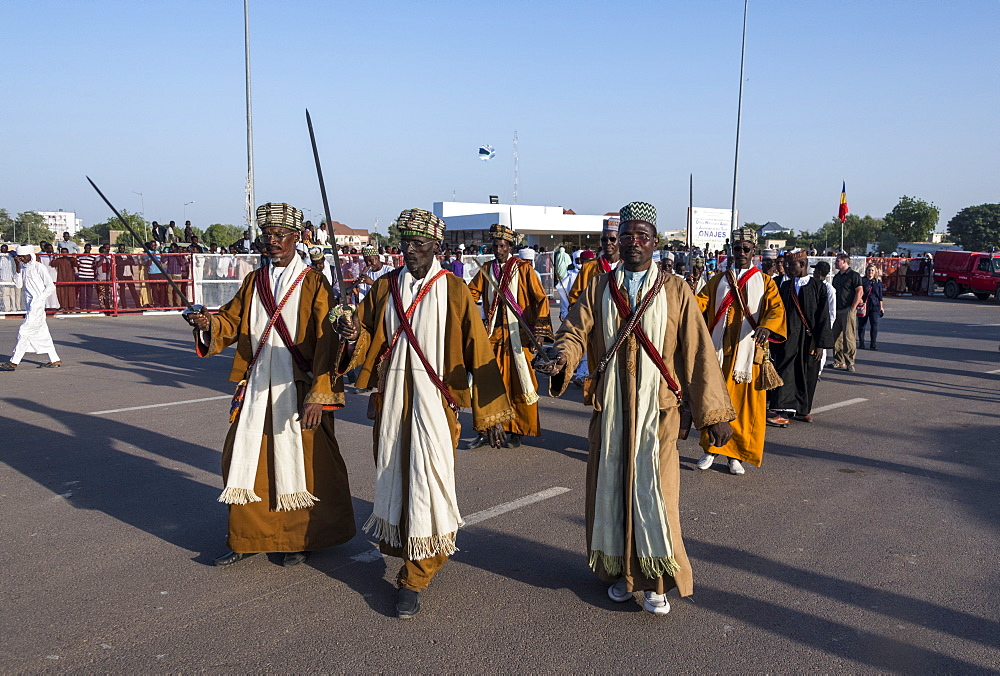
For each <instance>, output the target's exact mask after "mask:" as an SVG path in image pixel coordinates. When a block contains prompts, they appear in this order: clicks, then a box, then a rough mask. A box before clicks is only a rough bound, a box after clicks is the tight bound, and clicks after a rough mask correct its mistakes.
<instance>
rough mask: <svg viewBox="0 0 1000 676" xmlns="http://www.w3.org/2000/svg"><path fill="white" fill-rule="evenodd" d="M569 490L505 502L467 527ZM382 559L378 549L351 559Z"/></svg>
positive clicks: (471, 519)
mask: <svg viewBox="0 0 1000 676" xmlns="http://www.w3.org/2000/svg"><path fill="white" fill-rule="evenodd" d="M569 490H570V489H568V488H563V487H562V486H553V487H552V488H546V489H545V490H544V491H538V492H537V493H532V494H531V495H526V496H524V497H523V498H518V499H517V500H511V501H510V502H505V503H503V504H502V505H497V506H496V507H490V508H489V509H484V510H483V511H481V512H476V513H475V514H471V515H469V516H467V517H465V525H466V526H471V525H473V524H477V523H482V522H483V521H486V520H487V519H492V518H493V517H495V516H500V515H501V514H506V513H507V512H512V511H514V510H515V509H520V508H521V507H527V506H528V505H533V504H535V503H536V502H541V501H542V500H548V499H549V498H554V497H556V496H557V495H562V494H563V493H569ZM381 558H382V552H380V551H379V550H378V549H370V550H368V551H367V552H362V553H360V554H355V555H354V556H352V557H351V560H352V561H357V562H358V563H372V562H373V561H378V560H379V559H381Z"/></svg>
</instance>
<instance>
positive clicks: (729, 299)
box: [708, 266, 760, 333]
mask: <svg viewBox="0 0 1000 676" xmlns="http://www.w3.org/2000/svg"><path fill="white" fill-rule="evenodd" d="M759 272H760V269H759V268H757V267H756V266H754V267H752V268H750V269H749V270H747V271H746V272H744V273H743V276H742V277H740V279H739V281H738V282H737V283H736V293H739V292H740V291H742V290H743V289H744V288H745V287H746V285H747V282H749V281H750V278H751V277H753V276H754V275H755V274H757V273H759ZM726 275H727V276H726V280H727V281H728V282H729V291H728V292H727V293H726V297H725V298H723V299H722V304H721V305H719V309H718V310H717V311H716V313H715V319H713V320H712V323H711V324H709V326H708V332H709V333H711V332H712V330H713V329H714V328H715V325H716V324H718V323H719V322H720V321H722V318H723V317H725V316H726V311H727V310H728V309H729V306H730V305H732V304H733V301H734V300H735V297H734V291H733V278H734V277H735V276H736V275H734V274H732V270H730V271H728V272H727V273H726ZM739 305H740V308H741V309H742V310H743V314H744V317H745V319H746V320H747V321H748V322H749V323H750V328H752V329H756V328H757V322H756V320H754V318H753V315H751V314H750V313H749V312H748V311H747V308H746V307H745V305H746V303H745V302H743V297H742V296H740V304H739Z"/></svg>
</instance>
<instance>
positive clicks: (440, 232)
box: [396, 209, 444, 242]
mask: <svg viewBox="0 0 1000 676" xmlns="http://www.w3.org/2000/svg"><path fill="white" fill-rule="evenodd" d="M396 228H397V229H398V230H399V234H400V235H401V236H405V235H411V236H416V237H430V238H431V239H436V240H437V241H439V242H440V241H442V240H443V239H444V221H443V220H442V219H441V218H439V217H437V216H435V215H434V214H432V213H431V212H429V211H426V210H424V209H406V210H404V211H403V212H401V213H400V214H399V218H397V219H396Z"/></svg>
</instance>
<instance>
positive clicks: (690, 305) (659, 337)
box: [538, 202, 736, 615]
mask: <svg viewBox="0 0 1000 676" xmlns="http://www.w3.org/2000/svg"><path fill="white" fill-rule="evenodd" d="M621 223H622V225H621V236H620V238H619V241H620V243H621V260H622V264H621V266H619V267H618V268H617V269H615V270H612V271H610V272H607V273H605V274H601V275H598V276H597V277H596V278H594V280H593V281H592V282H591V283H590V284H589V285H587V287H586V288H585V289H584V291H583V293H582V294H581V295H580V299H579V300H578V301H577V303H576V304H575V305H574V306H573V308H572V309H571V310H570V312H569V315H568V316H567V317H566V320H565V321H564V322H563V324H562V327H561V328H560V329H559V331H558V333H557V334H556V340H555V344H554V346H553V350H552V355H551V357H552V358H554V360H555V361H554V363H546V364H539V366H538V368H539V370H541V371H543V372H545V373H549V374H550V379H549V390H550V393H551V394H553V395H554V396H560V395H562V393H563V392H565V390H566V386H567V384H568V381H569V375H570V374H572V373H573V371H574V369H575V368H576V365H577V363H579V361H580V360H581V359H582V358H583V355H584V354H586V355H587V358H588V360H589V361H590V372H591V373H592V374H594V376H595V377H593V378H591V379H589V380H588V381H587V387H586V388H585V389H584V402H585V404H587V405H592V406H593V407H594V412H593V414H592V417H591V421H590V428H589V433H588V437H589V442H590V455H589V458H588V461H587V507H586V527H587V545H588V555H589V562H590V566H591V568H592V569H593V570H594V572H595V573H597V575H598V577H599V578H600V579H601V580H603V581H604V582H608V583H611V586H610V588H609V589H608V596H609V597H610V598H611V599H612V600H613V601H617V602H625V601H630V600H632V598H633V596H632V595H633V592H643V600H642V606H643V608H644V609H645V610H646V611H648V612H650V613H653V614H654V615H665V614H667V613H668V612H669V611H670V604H669V603H668V602H667V598H666V594H667V592H668V591H670V590H671V589H673V588H675V587H676V588H677V590H678V592H679V593H680V595H681V596H689V595H690V594H691V593H692V592H693V584H694V583H693V577H692V572H691V564H690V562H689V561H688V557H687V554H686V553H685V551H684V542H683V540H682V539H681V523H680V516H679V496H678V492H679V488H680V461H679V456H678V452H677V438H678V432H679V430H680V427H681V412H680V411H681V408H680V402H681V400H682V399H686V400H687V401H688V403H689V405H690V407H691V412H692V417H693V422H694V424H695V426H696V427H698V428H699V429H704V430H705V431H706V434H707V435H708V437H709V438H710V439H711V440H712V443H713V445H714V446H724V445H725V444H726V442H728V441H729V438H730V436H731V435H732V429H731V428H730V426H729V421H730V420H734V419H735V418H736V412H735V411H734V410H733V406H732V404H731V403H730V400H729V393H728V392H727V391H726V385H725V381H724V380H723V378H722V371H721V370H720V369H719V362H718V358H717V357H716V355H715V347H714V346H713V345H712V337H711V335H710V334H709V333H708V328H707V327H706V326H705V320H704V319H703V318H702V315H701V310H700V308H699V307H698V302H697V300H696V299H695V297H694V294H692V293H691V290H690V289H689V288H688V286H687V284H685V283H684V280H682V279H680V278H679V277H675V276H674V275H671V274H667V273H664V272H662V271H661V270H660V269H659V267H658V266H656V265H653V250H654V249H655V248H656V246H657V245H658V244H659V238H658V237H657V234H656V209H655V208H654V207H653V205H651V204H648V203H645V202H632V203H630V204H628V205H626V206H624V207H622V210H621Z"/></svg>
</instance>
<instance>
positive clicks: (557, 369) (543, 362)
mask: <svg viewBox="0 0 1000 676" xmlns="http://www.w3.org/2000/svg"><path fill="white" fill-rule="evenodd" d="M545 357H546V355H543V354H541V353H539V354H537V355H535V359H534V361H533V362H532V366H533V367H534V369H535V370H536V371H540V372H542V373H545V374H547V375H550V376H554V375H558V374H560V373H562V370H563V369H564V368H566V355H564V354H563V353H562V352H555V353H553V354H551V355H548V359H546V358H545Z"/></svg>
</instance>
